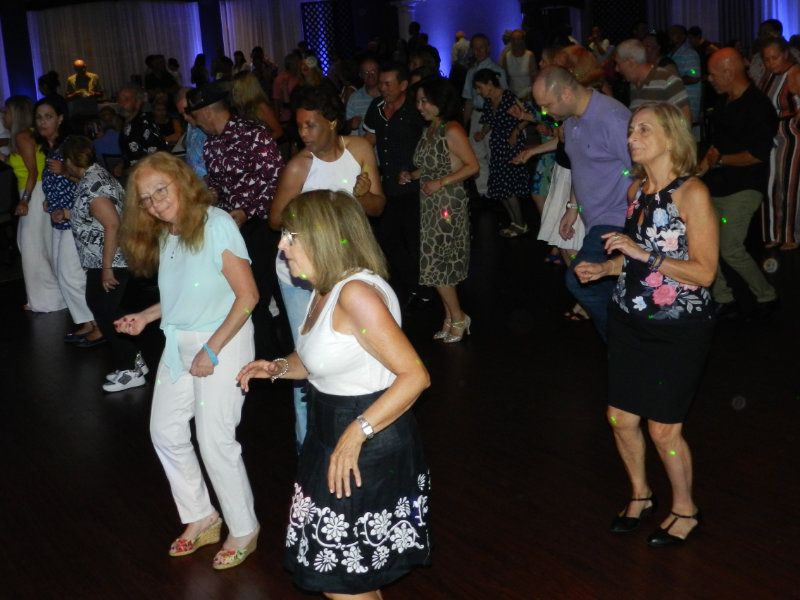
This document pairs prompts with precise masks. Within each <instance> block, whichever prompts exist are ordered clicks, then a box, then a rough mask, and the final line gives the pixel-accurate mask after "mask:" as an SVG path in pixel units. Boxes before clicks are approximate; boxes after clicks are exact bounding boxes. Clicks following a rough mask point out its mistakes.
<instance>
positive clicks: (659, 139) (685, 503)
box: [575, 104, 719, 546]
mask: <svg viewBox="0 0 800 600" xmlns="http://www.w3.org/2000/svg"><path fill="white" fill-rule="evenodd" d="M628 145H629V148H630V152H631V158H632V159H633V162H634V163H635V172H634V175H636V176H637V179H636V181H634V183H633V185H632V186H631V188H630V191H629V193H628V219H627V222H626V226H625V231H624V233H612V234H608V235H607V236H605V238H606V251H607V252H608V253H609V254H613V257H612V258H611V259H610V260H608V261H606V262H605V263H601V264H597V263H581V264H579V265H577V266H576V267H575V274H576V275H577V276H578V278H579V279H580V280H581V282H583V283H586V282H589V281H593V280H595V279H599V278H601V277H607V276H609V275H617V276H619V279H618V281H617V288H616V291H615V292H614V296H613V299H612V301H611V305H610V307H609V326H608V363H609V406H608V420H609V422H610V424H611V426H612V428H613V431H614V438H615V441H616V444H617V449H618V450H619V453H620V456H621V457H622V461H623V463H624V464H625V470H626V471H627V473H628V476H629V478H630V481H631V487H632V496H631V500H630V502H629V503H628V505H627V507H626V508H625V509H624V510H623V511H622V512H620V514H619V515H618V516H617V517H616V518H615V519H614V520H613V522H612V524H611V530H612V531H613V532H616V533H622V532H628V531H632V530H633V529H634V528H636V526H637V525H638V524H639V521H640V520H641V519H642V518H644V517H647V516H650V515H651V514H652V513H654V512H655V510H656V509H657V501H656V497H655V494H654V493H653V490H652V488H651V487H650V484H649V483H648V481H647V476H646V474H645V458H644V453H645V443H644V436H643V434H642V429H641V426H640V422H641V420H642V419H643V418H644V419H647V422H648V429H649V432H650V437H651V438H652V439H653V442H654V443H655V445H656V449H657V450H658V453H659V456H660V457H661V460H662V461H663V463H664V466H665V468H666V471H667V475H668V477H669V480H670V484H671V485H672V506H671V513H670V514H669V515H667V517H666V518H665V519H664V521H663V522H662V523H661V527H659V528H658V529H656V530H655V531H654V532H653V533H652V534H651V535H650V537H649V538H648V543H649V544H650V545H651V546H664V545H669V544H679V543H682V542H683V541H684V540H685V539H686V537H687V536H688V535H689V533H690V532H691V531H693V529H694V528H695V527H697V526H698V524H699V522H700V511H699V510H698V508H697V505H696V504H695V503H694V499H693V498H692V460H691V455H690V452H689V447H688V445H687V444H686V440H685V439H684V438H683V434H682V429H683V421H684V419H685V418H686V413H687V412H688V410H689V406H690V405H691V402H692V398H693V397H694V393H695V391H696V389H697V385H698V383H699V381H700V377H701V376H702V373H703V369H704V366H705V360H706V356H707V354H708V349H709V346H710V343H711V335H712V332H713V324H714V319H713V316H714V315H713V304H712V301H711V297H710V295H709V292H708V289H707V288H708V286H709V285H711V282H712V281H713V280H714V275H715V273H716V270H717V256H718V238H719V230H718V225H717V221H716V217H715V213H714V209H713V207H712V205H711V200H710V197H709V194H708V189H707V188H706V186H705V185H704V184H703V183H702V182H701V181H700V180H699V179H697V178H695V177H691V174H692V173H693V172H694V170H695V166H696V161H697V156H696V151H695V142H694V139H693V138H692V135H691V132H690V130H689V126H688V125H687V123H686V122H685V121H684V119H683V116H682V115H681V112H680V111H679V110H678V109H677V108H675V107H674V106H672V105H669V104H648V105H645V106H643V107H641V108H640V109H639V110H637V111H636V112H635V113H634V114H633V117H632V118H631V123H630V128H629V135H628Z"/></svg>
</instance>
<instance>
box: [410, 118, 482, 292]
mask: <svg viewBox="0 0 800 600" xmlns="http://www.w3.org/2000/svg"><path fill="white" fill-rule="evenodd" d="M445 127H446V123H442V124H441V125H440V126H439V127H438V128H437V129H436V131H435V132H434V134H433V135H432V136H430V137H429V135H428V132H425V133H423V135H422V137H421V138H420V140H419V143H418V144H417V149H416V151H415V152H414V164H415V165H416V166H417V167H418V168H419V169H420V184H424V183H425V182H426V181H429V180H432V179H439V178H442V177H446V176H447V175H449V174H450V173H451V172H452V165H451V163H450V150H449V148H448V147H447V140H446V139H445ZM419 198H420V261H419V283H420V285H426V286H432V287H441V286H454V285H456V284H458V283H460V282H461V281H464V280H465V279H466V278H467V270H468V268H469V202H468V200H467V192H466V190H465V189H464V184H463V183H453V184H450V185H447V186H444V187H442V188H441V189H440V190H438V191H437V192H436V193H434V194H431V195H427V194H425V193H423V192H422V191H420V194H419Z"/></svg>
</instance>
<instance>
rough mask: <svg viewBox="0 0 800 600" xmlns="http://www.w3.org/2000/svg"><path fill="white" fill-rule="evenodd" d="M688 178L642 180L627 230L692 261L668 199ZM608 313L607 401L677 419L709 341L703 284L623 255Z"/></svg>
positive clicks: (651, 246)
mask: <svg viewBox="0 0 800 600" xmlns="http://www.w3.org/2000/svg"><path fill="white" fill-rule="evenodd" d="M686 179H687V178H686V177H680V178H678V179H675V180H674V181H672V182H671V183H670V184H669V185H667V186H666V187H665V188H664V189H662V190H659V191H657V192H656V193H654V194H644V193H643V192H642V188H641V187H640V188H639V190H638V192H637V194H636V197H635V198H634V199H633V201H632V202H631V203H630V204H629V206H628V218H627V221H626V224H625V234H626V235H628V236H630V237H631V239H633V240H634V241H636V243H637V244H639V245H640V246H641V247H642V248H644V249H645V250H647V251H648V252H655V253H658V254H662V255H664V257H665V258H670V259H674V260H689V255H690V252H691V248H689V245H688V241H687V238H686V223H685V222H684V220H683V219H682V218H681V215H680V212H679V210H678V207H677V206H676V205H675V203H674V201H673V198H672V194H673V193H674V192H675V190H677V189H678V188H679V187H680V186H681V185H683V183H684V182H685V181H686ZM688 201H689V202H691V201H692V199H691V198H689V199H688ZM640 220H641V221H640ZM608 312H609V320H608V403H609V405H611V406H614V407H615V408H619V409H621V410H624V411H626V412H629V413H632V414H636V415H639V416H641V417H643V418H647V419H650V420H653V421H657V422H660V423H680V422H682V421H683V420H684V419H685V417H686V414H687V412H688V411H689V407H690V406H691V404H692V401H693V399H694V396H695V392H696V391H697V386H698V385H699V382H700V379H701V377H702V375H703V372H704V370H705V363H706V358H707V356H708V351H709V349H710V347H711V337H712V334H713V326H714V309H713V303H712V300H711V295H710V294H709V291H708V289H707V288H704V287H699V286H694V285H687V284H685V283H680V282H678V281H676V280H674V279H672V278H671V277H668V276H666V275H664V274H663V273H661V272H660V271H658V270H656V271H651V270H650V269H649V268H648V266H647V263H645V262H641V261H638V260H632V259H629V258H627V257H626V258H625V261H624V263H623V266H622V272H621V273H620V275H619V279H618V280H617V287H616V289H615V290H614V294H613V296H612V301H611V307H610V309H609V311H608Z"/></svg>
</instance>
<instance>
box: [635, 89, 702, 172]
mask: <svg viewBox="0 0 800 600" xmlns="http://www.w3.org/2000/svg"><path fill="white" fill-rule="evenodd" d="M643 110H650V111H652V112H653V114H654V115H655V117H656V121H657V122H658V124H659V125H660V126H661V128H662V129H663V130H664V135H665V136H666V138H667V140H668V142H669V143H668V148H669V156H670V160H671V161H672V168H673V169H674V171H675V173H676V174H677V175H678V177H688V176H690V175H694V174H695V171H696V169H697V145H696V143H695V140H694V136H693V135H692V130H691V127H690V125H689V123H687V121H686V117H685V116H684V115H683V113H682V112H681V110H680V109H679V108H678V107H677V106H675V105H674V104H670V103H668V102H658V103H656V102H648V103H646V104H642V105H641V106H639V107H638V108H637V109H636V110H635V111H633V114H632V115H631V121H630V122H633V117H634V116H636V115H637V114H639V113H640V112H642V111H643ZM632 171H633V176H634V177H637V178H641V177H644V176H645V172H644V167H642V166H641V165H640V164H638V163H633V169H632Z"/></svg>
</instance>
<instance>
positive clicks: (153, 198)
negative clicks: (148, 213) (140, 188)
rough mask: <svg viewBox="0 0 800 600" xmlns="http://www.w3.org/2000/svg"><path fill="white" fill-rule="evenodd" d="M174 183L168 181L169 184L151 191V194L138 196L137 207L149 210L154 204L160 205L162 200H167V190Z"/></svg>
mask: <svg viewBox="0 0 800 600" xmlns="http://www.w3.org/2000/svg"><path fill="white" fill-rule="evenodd" d="M173 183H174V181H170V182H169V183H167V184H165V185H162V186H160V187H157V188H156V189H154V190H153V193H152V194H148V195H146V196H139V206H141V207H142V208H150V207H151V206H153V204H155V203H158V204H160V203H162V202H163V201H164V200H166V199H167V188H168V187H169V186H171V185H172V184H173Z"/></svg>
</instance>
